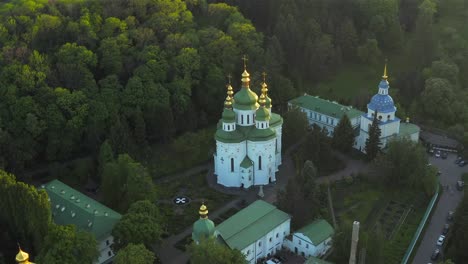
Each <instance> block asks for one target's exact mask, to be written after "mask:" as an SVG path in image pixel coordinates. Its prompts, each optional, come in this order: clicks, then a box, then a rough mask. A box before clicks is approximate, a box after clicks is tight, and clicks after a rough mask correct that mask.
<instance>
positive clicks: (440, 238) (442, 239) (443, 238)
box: [437, 235, 445, 246]
mask: <svg viewBox="0 0 468 264" xmlns="http://www.w3.org/2000/svg"><path fill="white" fill-rule="evenodd" d="M444 242H445V236H444V235H440V236H439V239H437V245H438V246H442V245H443V244H444Z"/></svg>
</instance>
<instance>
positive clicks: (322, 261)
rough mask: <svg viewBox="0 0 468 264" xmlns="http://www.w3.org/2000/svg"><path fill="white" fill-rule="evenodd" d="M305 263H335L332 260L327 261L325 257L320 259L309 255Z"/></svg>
mask: <svg viewBox="0 0 468 264" xmlns="http://www.w3.org/2000/svg"><path fill="white" fill-rule="evenodd" d="M304 264H333V263H331V262H328V261H325V260H323V259H319V258H316V257H309V258H308V259H307V260H306V261H305V262H304Z"/></svg>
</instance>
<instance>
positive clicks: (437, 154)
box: [435, 150, 440, 158]
mask: <svg viewBox="0 0 468 264" xmlns="http://www.w3.org/2000/svg"><path fill="white" fill-rule="evenodd" d="M435 157H436V158H440V150H438V151H437V152H436V154H435Z"/></svg>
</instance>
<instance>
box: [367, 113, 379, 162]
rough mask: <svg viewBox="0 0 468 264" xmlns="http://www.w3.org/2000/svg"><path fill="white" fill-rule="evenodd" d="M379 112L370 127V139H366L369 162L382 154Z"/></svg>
mask: <svg viewBox="0 0 468 264" xmlns="http://www.w3.org/2000/svg"><path fill="white" fill-rule="evenodd" d="M377 115H378V114H377V112H376V113H375V115H374V120H372V124H371V125H370V127H369V137H368V138H367V139H366V146H365V150H366V154H367V158H368V159H369V160H373V159H375V157H377V154H379V153H380V145H381V142H380V133H381V131H380V127H379V120H378V119H377Z"/></svg>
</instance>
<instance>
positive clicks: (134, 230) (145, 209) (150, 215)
mask: <svg viewBox="0 0 468 264" xmlns="http://www.w3.org/2000/svg"><path fill="white" fill-rule="evenodd" d="M135 223H138V224H135ZM161 224H162V219H161V216H160V213H159V210H158V208H157V207H156V205H154V204H153V203H152V202H150V201H148V200H143V201H138V202H135V203H133V204H132V205H131V206H130V209H128V212H127V213H126V214H125V215H124V216H123V217H122V218H121V219H120V220H119V222H117V224H116V225H115V226H114V229H113V230H112V235H113V236H114V244H113V245H112V247H113V248H114V250H120V249H123V248H125V247H127V245H131V244H132V243H133V244H140V243H141V244H144V245H145V246H146V248H152V246H153V245H154V244H155V243H158V242H159V241H160V240H161V237H160V236H161V233H162V227H161Z"/></svg>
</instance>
